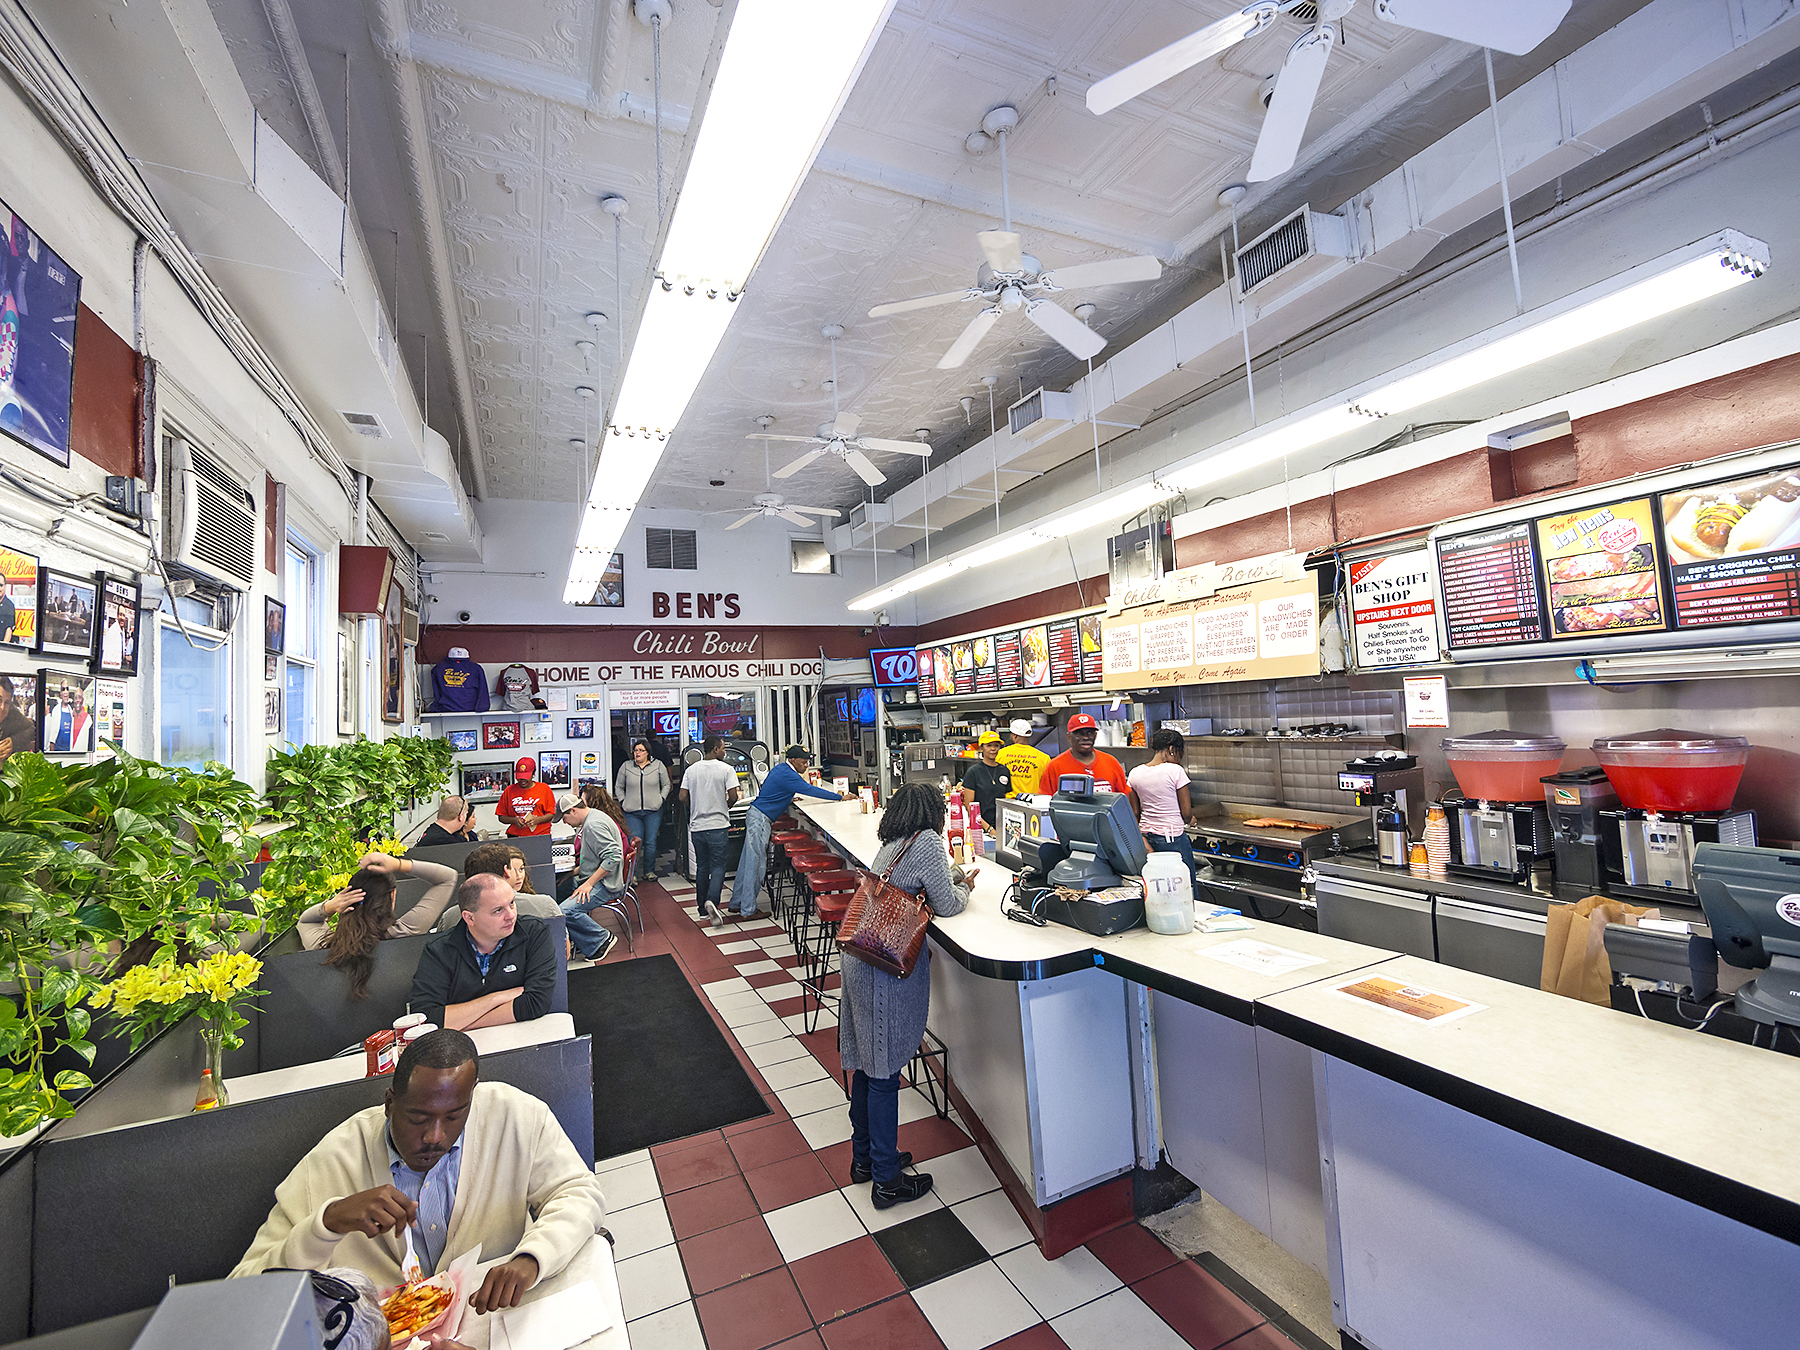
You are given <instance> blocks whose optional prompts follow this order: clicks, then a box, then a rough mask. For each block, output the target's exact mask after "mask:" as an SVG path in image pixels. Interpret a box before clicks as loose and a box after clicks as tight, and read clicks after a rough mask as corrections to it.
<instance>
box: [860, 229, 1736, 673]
mask: <svg viewBox="0 0 1800 1350" xmlns="http://www.w3.org/2000/svg"><path fill="white" fill-rule="evenodd" d="M1768 266H1769V246H1768V245H1767V244H1765V243H1763V242H1762V241H1761V240H1760V239H1752V238H1750V237H1749V236H1747V235H1743V234H1739V233H1738V232H1737V231H1736V230H1721V231H1720V232H1719V233H1718V234H1715V235H1710V236H1708V237H1707V238H1705V239H1701V240H1697V241H1696V242H1694V243H1692V244H1689V245H1687V246H1686V247H1685V248H1679V249H1675V250H1673V251H1672V252H1669V253H1665V254H1663V255H1662V256H1661V257H1659V258H1653V259H1651V260H1650V261H1649V262H1646V263H1643V264H1640V265H1639V266H1637V267H1633V268H1631V269H1629V270H1628V271H1625V272H1622V273H1620V274H1619V275H1618V276H1615V277H1612V278H1610V279H1609V280H1606V281H1603V282H1599V283H1597V284H1596V285H1593V286H1589V287H1587V288H1585V289H1583V290H1580V291H1577V292H1575V293H1574V294H1573V295H1569V296H1565V297H1564V298H1563V299H1561V300H1558V301H1556V302H1554V303H1552V304H1548V305H1543V306H1541V307H1539V308H1538V309H1534V310H1532V311H1531V312H1530V313H1528V314H1522V315H1520V316H1519V317H1518V318H1516V319H1512V320H1509V321H1508V322H1506V323H1504V324H1501V325H1499V326H1497V327H1495V328H1492V329H1489V330H1488V331H1487V332H1485V333H1478V334H1476V335H1475V336H1474V337H1472V338H1468V339H1466V340H1464V341H1462V342H1458V343H1455V344H1453V345H1451V346H1449V347H1447V348H1445V349H1444V350H1443V351H1441V352H1437V353H1434V354H1433V355H1431V356H1428V357H1422V358H1420V359H1419V360H1417V361H1413V362H1410V363H1409V364H1407V365H1404V366H1402V367H1400V368H1399V369H1398V370H1395V371H1390V372H1389V373H1388V374H1386V375H1383V376H1381V377H1379V378H1377V379H1374V380H1370V381H1368V382H1366V383H1365V384H1363V385H1360V386H1358V387H1357V388H1355V389H1353V390H1351V391H1350V392H1349V393H1347V394H1344V395H1341V396H1339V397H1337V398H1332V399H1325V400H1322V401H1321V402H1318V403H1315V404H1312V405H1311V406H1309V407H1306V408H1302V409H1300V410H1299V411H1298V412H1296V413H1294V414H1292V415H1291V416H1288V417H1285V418H1282V419H1281V420H1280V421H1278V422H1272V423H1270V424H1269V425H1268V426H1265V427H1258V428H1256V429H1255V430H1254V431H1249V432H1246V433H1244V434H1243V435H1241V436H1238V437H1236V438H1235V439H1233V440H1229V441H1225V442H1222V443H1221V444H1219V445H1215V446H1211V447H1209V448H1207V449H1206V450H1203V451H1201V452H1199V453H1198V454H1196V455H1193V456H1190V457H1189V458H1187V459H1185V460H1182V461H1179V462H1178V463H1176V464H1173V465H1171V466H1170V467H1169V468H1167V469H1164V470H1162V471H1161V472H1160V473H1157V474H1155V475H1153V476H1152V478H1151V479H1150V480H1149V481H1147V482H1144V483H1139V484H1137V485H1134V486H1133V487H1131V488H1126V489H1122V490H1120V491H1118V492H1114V493H1109V494H1107V495H1106V496H1104V497H1101V498H1100V499H1098V500H1096V501H1093V502H1091V503H1088V504H1087V505H1084V506H1082V507H1080V508H1077V509H1075V510H1073V511H1068V512H1064V513H1062V514H1060V515H1053V516H1050V517H1048V518H1047V519H1045V520H1043V521H1039V522H1038V523H1037V524H1034V525H1030V526H1026V527H1024V528H1023V529H1022V530H1020V531H1018V532H1017V534H1018V535H1020V536H1026V537H1033V538H1035V539H1038V540H1047V539H1060V538H1062V537H1063V536H1065V535H1070V534H1079V533H1081V532H1082V531H1084V530H1088V529H1092V528H1093V527H1094V526H1096V525H1102V524H1105V523H1106V522H1107V521H1108V520H1113V519H1122V518H1127V517H1130V516H1134V515H1136V514H1137V513H1138V512H1140V511H1142V510H1144V509H1145V508H1147V507H1149V506H1153V505H1155V504H1156V503H1157V502H1159V501H1164V500H1166V499H1168V498H1169V497H1171V496H1174V495H1175V494H1176V493H1178V492H1188V491H1192V490H1193V489H1195V488H1199V487H1204V486H1206V485H1207V484H1210V483H1216V482H1219V481H1220V480H1222V479H1225V478H1230V477H1234V476H1235V475H1237V474H1240V473H1243V472H1244V471H1245V470H1246V469H1252V468H1256V467H1257V466H1259V465H1262V464H1267V463H1269V462H1271V461H1273V460H1276V459H1280V458H1281V457H1282V456H1283V455H1290V454H1294V453H1297V452H1299V451H1301V450H1307V449H1311V448H1312V447H1313V446H1316V445H1322V444H1324V443H1325V442H1326V441H1328V440H1330V439H1332V438H1333V437H1334V436H1341V435H1343V434H1344V433H1346V432H1349V431H1354V430H1356V429H1357V428H1358V427H1361V426H1366V425H1368V424H1369V423H1371V422H1375V421H1379V420H1380V419H1381V418H1383V417H1387V416H1390V415H1392V414H1395V413H1402V412H1407V411H1410V410H1411V409H1413V408H1416V407H1419V406H1420V405H1421V404H1425V403H1429V402H1431V401H1433V400H1434V399H1440V398H1445V397H1448V396H1450V395H1452V394H1457V393H1461V392H1462V391H1464V390H1466V389H1471V388H1473V387H1475V386H1476V385H1478V384H1482V383H1484V382H1485V381H1488V380H1492V379H1496V378H1498V377H1499V376H1501V375H1508V374H1511V373H1512V372H1514V371H1517V370H1522V369H1524V368H1525V367H1526V366H1529V365H1533V364H1535V363H1537V362H1539V361H1543V360H1547V359H1548V358H1550V357H1553V356H1560V355H1562V354H1563V353H1565V352H1570V351H1574V350H1575V349H1576V348H1578V347H1582V346H1585V345H1586V344H1588V343H1590V342H1595V341H1598V340H1599V339H1601V338H1605V337H1610V336H1611V335H1612V334H1614V333H1620V332H1623V331H1624V330H1625V329H1627V328H1631V327H1634V326H1636V325H1637V324H1640V323H1644V322H1645V321H1647V320H1649V319H1654V318H1659V317H1660V316H1662V315H1664V314H1671V313H1673V312H1674V311H1676V310H1678V309H1682V308H1684V307H1686V306H1688V305H1691V304H1694V303H1696V302H1697V301H1700V300H1706V299H1709V298H1711V297H1713V296H1715V295H1719V294H1721V293H1722V292H1724V291H1728V290H1731V289H1733V288H1735V287H1737V286H1741V285H1743V284H1744V283H1746V282H1749V281H1754V280H1755V279H1756V278H1757V277H1759V276H1761V275H1762V274H1763V272H1764V271H1766V270H1767V268H1768ZM1012 537H1014V536H1006V538H1007V539H1010V538H1012ZM1000 542H1001V541H995V542H994V543H989V544H982V545H977V546H976V547H975V548H973V549H969V550H965V551H964V552H963V553H959V554H953V555H952V556H951V557H950V558H948V559H946V560H945V561H944V562H943V563H940V564H936V565H935V566H934V567H933V568H932V569H931V572H930V573H926V574H921V573H908V574H907V575H906V576H904V577H900V578H897V579H896V580H895V581H893V582H890V583H889V584H888V586H887V587H885V588H883V589H881V590H878V591H872V592H870V593H868V594H866V595H860V596H858V597H857V598H856V599H854V600H852V601H851V602H850V608H851V609H853V610H866V609H875V608H879V607H880V605H882V604H885V603H887V601H889V600H891V599H894V598H896V597H898V596H900V595H907V594H911V593H912V592H914V591H918V590H923V589H924V588H925V587H926V586H929V585H931V584H933V583H934V582H936V581H941V580H942V579H943V578H944V577H946V576H950V575H953V574H954V573H956V572H959V571H963V570H965V569H966V568H968V567H972V566H981V565H983V564H985V563H988V562H992V561H998V560H999V559H1000V558H1003V557H1007V556H1010V554H1008V553H993V550H995V549H996V548H997V547H998V545H999V543H1000ZM1021 547H1024V546H1021ZM1013 551H1015V552H1016V551H1018V550H1013ZM990 554H991V555H992V556H989V555H990ZM970 559H973V561H967V560H970ZM943 568H947V569H948V570H941V571H940V569H943ZM932 573H935V575H932ZM909 583H910V584H909ZM1732 669H1741V667H1732Z"/></svg>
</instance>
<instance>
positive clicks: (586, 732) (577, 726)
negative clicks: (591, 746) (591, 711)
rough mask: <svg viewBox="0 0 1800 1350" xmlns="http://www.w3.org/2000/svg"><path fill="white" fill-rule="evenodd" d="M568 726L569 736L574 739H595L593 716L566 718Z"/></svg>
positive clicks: (565, 722) (565, 721) (565, 723)
mask: <svg viewBox="0 0 1800 1350" xmlns="http://www.w3.org/2000/svg"><path fill="white" fill-rule="evenodd" d="M564 725H565V726H566V727H567V728H568V736H569V739H570V740H572V741H591V740H593V739H594V719H593V718H591V717H569V718H565V719H564Z"/></svg>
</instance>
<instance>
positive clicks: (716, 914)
mask: <svg viewBox="0 0 1800 1350" xmlns="http://www.w3.org/2000/svg"><path fill="white" fill-rule="evenodd" d="M712 926H713V927H714V928H723V927H724V926H725V911H724V910H722V909H715V910H714V911H713V916H712Z"/></svg>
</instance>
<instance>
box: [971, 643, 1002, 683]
mask: <svg viewBox="0 0 1800 1350" xmlns="http://www.w3.org/2000/svg"><path fill="white" fill-rule="evenodd" d="M970 645H971V646H973V647H974V649H975V692H976V693H978V694H992V693H994V692H996V691H997V690H998V689H999V688H1000V668H999V666H997V665H996V664H995V663H994V639H993V638H992V637H978V638H976V639H975V641H974V642H973V643H971V644H970Z"/></svg>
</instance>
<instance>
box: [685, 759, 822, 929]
mask: <svg viewBox="0 0 1800 1350" xmlns="http://www.w3.org/2000/svg"><path fill="white" fill-rule="evenodd" d="M812 757H813V756H812V751H810V750H808V749H807V748H806V747H805V746H804V745H790V746H789V747H788V748H787V750H786V751H785V752H784V753H783V754H782V759H783V760H784V761H785V763H781V764H777V765H776V766H775V767H774V768H773V769H771V770H769V776H768V777H767V778H765V779H763V781H762V791H760V792H758V793H757V794H756V800H755V801H753V802H751V803H750V814H749V816H748V818H747V819H746V820H745V822H744V852H743V854H742V856H741V857H739V859H738V870H737V879H736V880H735V881H733V882H732V883H731V898H732V900H733V901H734V902H735V904H736V906H737V913H738V917H739V918H740V919H754V918H756V917H757V916H758V915H763V914H768V913H769V912H770V911H768V910H766V909H758V908H757V904H756V893H757V892H758V891H760V890H761V889H762V884H763V873H764V872H765V871H766V870H767V869H768V866H769V836H770V834H772V833H773V832H774V829H775V818H776V817H777V816H780V815H784V814H786V812H787V809H788V807H790V806H792V805H793V803H794V798H795V797H798V796H807V797H823V798H824V799H825V800H826V801H828V802H836V801H842V800H843V794H841V793H837V792H832V791H831V790H830V789H828V788H816V787H814V786H813V785H812V784H811V783H809V782H807V781H806V766H807V765H808V764H811V763H812ZM724 926H725V911H724V910H723V909H722V908H721V909H715V910H714V911H713V927H714V928H723V927H724Z"/></svg>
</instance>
